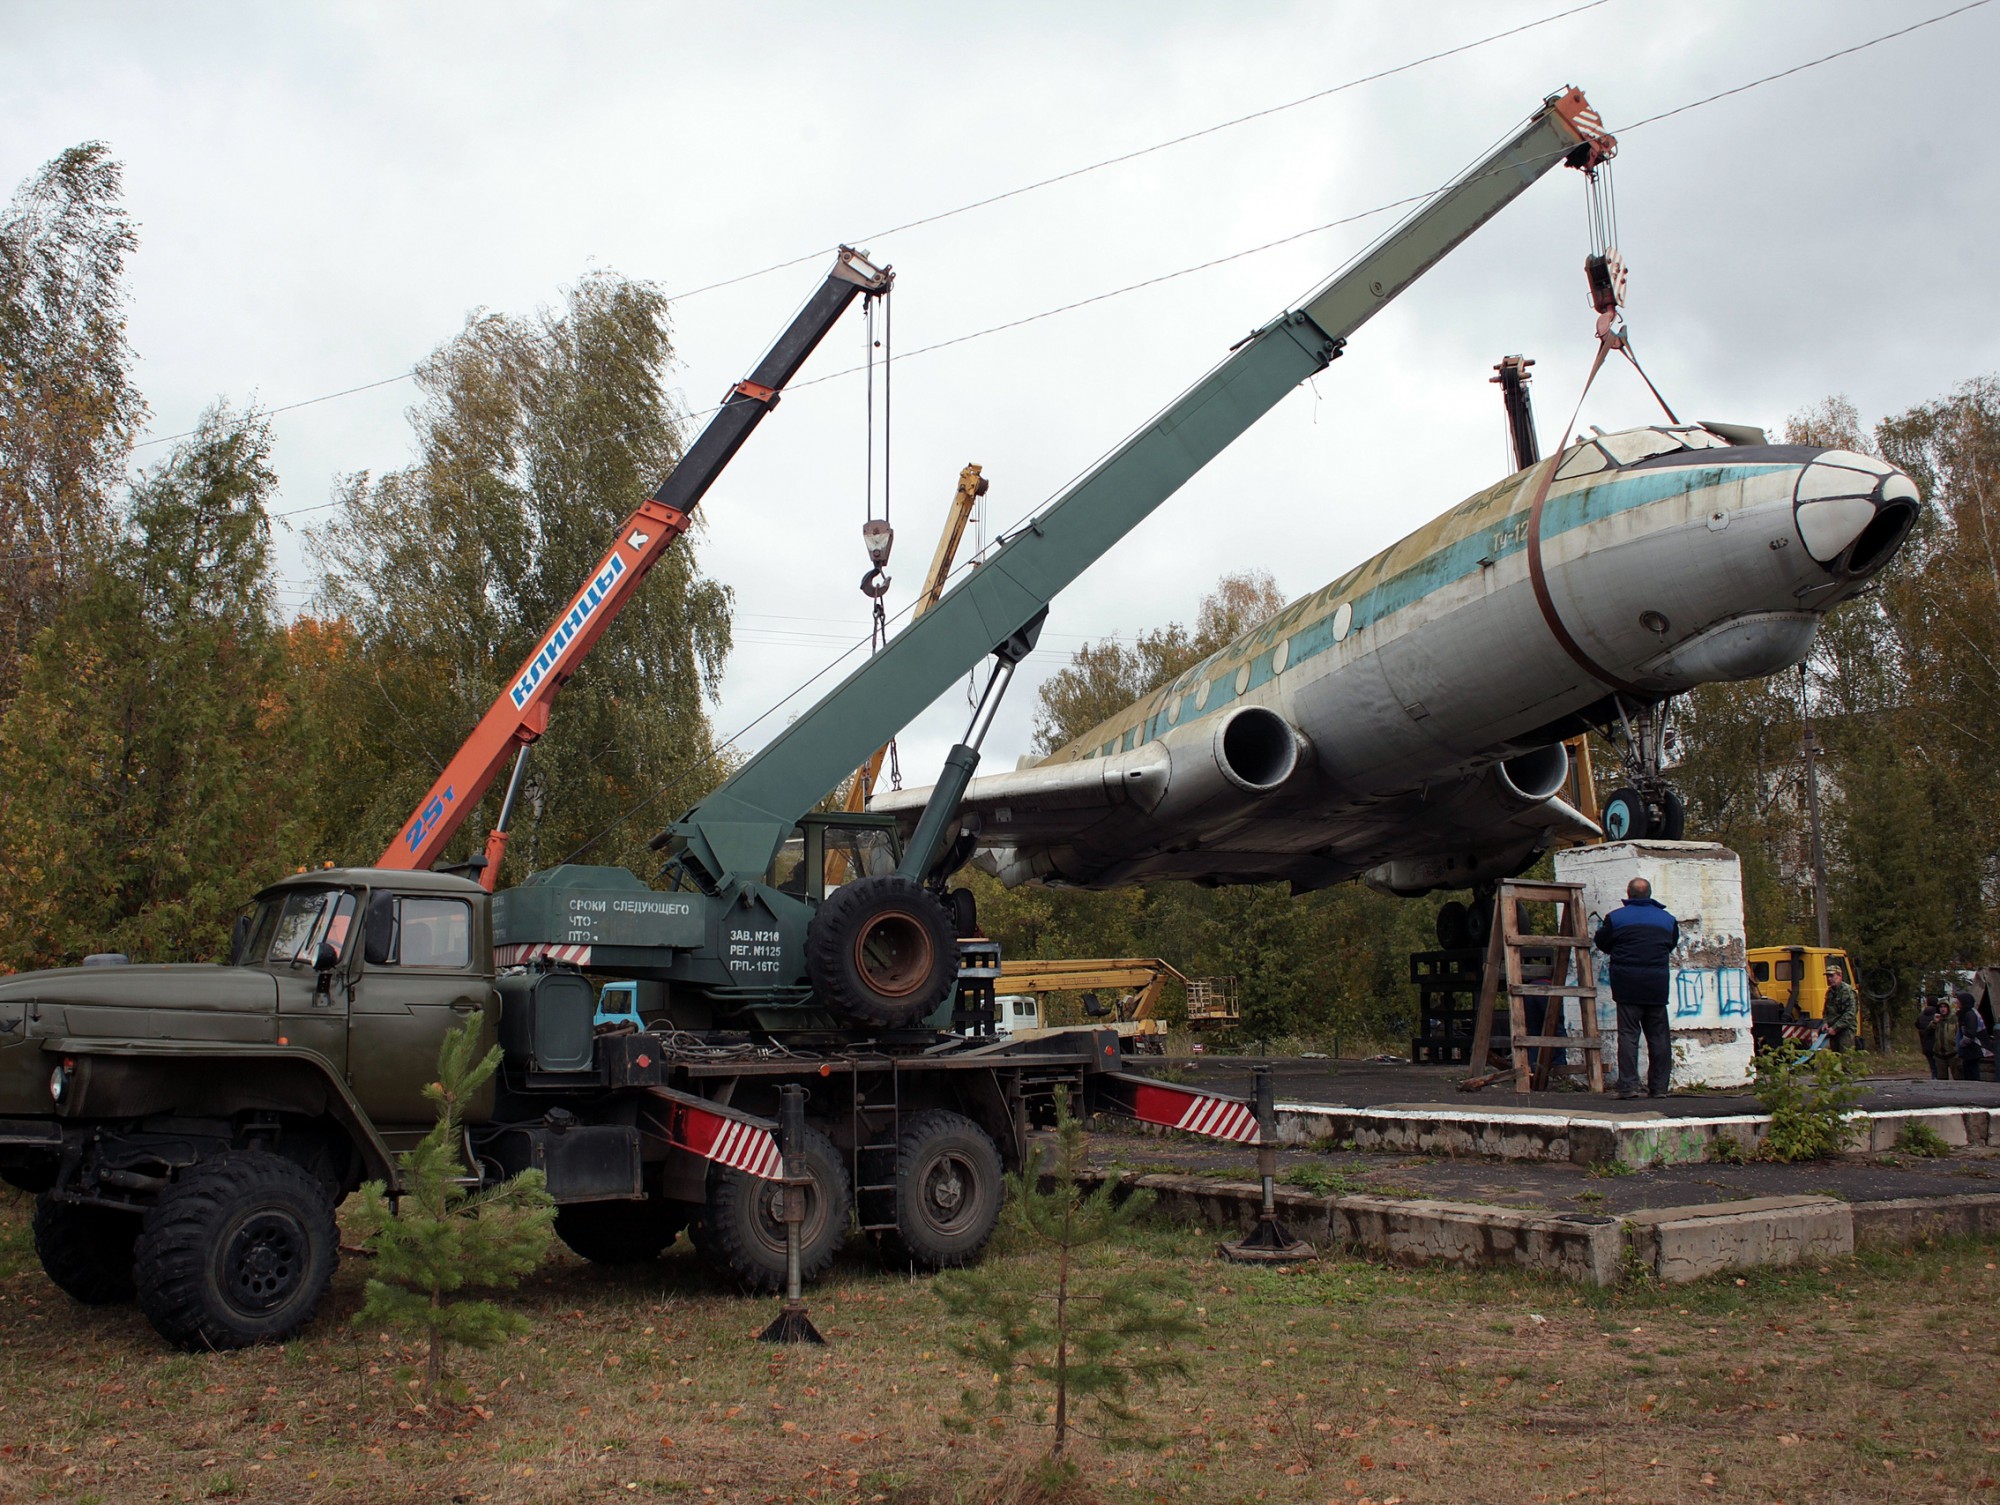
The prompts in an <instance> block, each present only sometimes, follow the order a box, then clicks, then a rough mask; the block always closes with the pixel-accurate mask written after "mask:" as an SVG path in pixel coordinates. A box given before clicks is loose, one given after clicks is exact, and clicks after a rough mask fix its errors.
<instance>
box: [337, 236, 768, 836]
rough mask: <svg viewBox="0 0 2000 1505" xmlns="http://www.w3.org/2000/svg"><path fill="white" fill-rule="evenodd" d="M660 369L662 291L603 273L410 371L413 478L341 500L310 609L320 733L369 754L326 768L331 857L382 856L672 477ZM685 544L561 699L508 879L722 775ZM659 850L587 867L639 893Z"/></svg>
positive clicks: (394, 476)
mask: <svg viewBox="0 0 2000 1505" xmlns="http://www.w3.org/2000/svg"><path fill="white" fill-rule="evenodd" d="M672 356H673V348H672V343H671V340H670V338H669V332H668V327H667V319H666V303H665V299H664V298H663V297H662V295H661V294H660V293H659V291H658V290H657V289H655V288H654V287H652V286H651V285H650V284H646V283H639V282H631V281H627V280H625V279H622V278H619V277H616V276H613V275H611V274H609V273H598V274H593V275H591V276H588V277H585V278H584V279H583V280H582V281H580V282H579V283H578V284H577V285H576V286H575V287H573V288H572V289H570V290H569V292H568V294H567V295H566V297H565V298H564V300H563V302H562V304H561V305H560V306H559V307H557V308H554V309H546V310H543V311H542V312H540V313H538V314H536V315H534V316H533V317H529V318H513V317H508V316H505V315H500V314H493V313H478V314H475V315H474V316H473V317H472V318H471V319H470V320H468V322H467V324H466V326H465V328H464V330H463V331H462V332H460V333H459V334H458V335H457V336H456V337H455V338H453V339H452V340H450V341H448V342H447V343H446V344H444V345H443V346H441V347H440V348H439V349H438V350H437V351H436V352H435V353H434V354H433V355H432V356H431V357H430V359H429V360H428V361H426V362H425V363H424V365H423V366H422V367H421V368H420V369H419V372H418V385H419V387H420V389H421V391H422V393H423V400H422V402H421V403H420V404H419V405H418V406H417V407H416V408H415V409H414V410H413V411H412V413H411V421H412V423H413V424H414V426H415V430H416V450H417V458H416V460H415V461H414V463H412V464H411V465H410V466H408V467H406V468H405V469H402V470H399V471H395V472H392V473H391V474H388V475H384V476H380V477H370V476H367V475H358V476H354V477H352V478H350V479H349V481H348V482H347V484H346V485H345V487H344V488H343V490H342V493H341V496H340V512H339V515H338V517H337V519H336V521H335V522H334V523H333V524H332V525H331V526H330V527H328V528H327V529H325V530H323V531H322V532H320V533H319V534H317V535H315V542H316V543H317V545H318V546H319V548H320V549H321V550H322V552H323V554H324V557H325V559H326V561H327V568H326V577H325V582H324V588H323V590H322V592H321V602H320V610H321V612H322V614H323V615H324V616H325V617H326V618H328V619H329V621H331V622H336V623H338V624H339V630H340V632H342V633H344V634H351V638H352V650H351V651H346V650H343V651H342V653H341V654H340V655H339V656H338V665H339V666H344V667H345V669H346V670H347V671H348V672H347V673H345V674H344V675H335V677H336V678H338V679H340V680H342V681H343V682H342V683H341V684H340V685H339V688H338V690H337V691H336V693H335V694H334V695H333V697H332V698H331V699H330V701H329V703H328V704H327V707H326V713H327V714H328V715H329V716H332V717H337V718H341V719H343V720H346V721H349V722H353V723H357V724H358V725H360V726H361V727H362V728H364V729H365V730H366V733H367V735H366V736H365V737H364V738H363V740H362V745H361V746H359V747H357V748H355V749H353V758H352V760H351V761H349V762H347V763H345V764H344V765H342V766H340V767H330V768H328V769H326V770H324V776H325V777H326V779H327V780H328V781H329V787H327V788H326V789H325V790H324V791H323V793H322V795H321V799H322V800H324V801H327V802H331V803H339V802H342V801H345V802H346V803H347V807H348V809H349V810H350V811H351V816H350V819H349V820H348V821H347V822H345V824H344V826H343V828H342V829H343V830H344V832H345V833H346V834H345V838H344V843H343V845H342V847H341V849H340V851H341V855H344V856H346V857H348V858H355V859H361V860H372V859H373V857H374V856H375V854H376V852H378V851H379V850H380V849H381V848H382V847H383V846H384V845H386V843H387V842H388V840H389V839H390V837H392V836H393V835H394V833H395V831H396V830H397V828H398V826H399V824H400V822H401V820H402V817H403V816H404V815H406V814H407V813H408V812H409V810H410V809H411V807H412V806H413V805H414V804H415V803H416V801H417V799H418V797H419V796H420V795H421V794H422V793H423V792H424V790H425V789H426V788H428V787H429V785H430V782H431V780H432V779H434V778H435V777H436V775H437V773H438V772H439V771H440V770H441V769H442V768H443V766H444V764H445V762H446V761H447V760H448V759H449V758H450V756H451V755H452V753H453V752H455V751H456V750H457V748H458V745H459V743H460V742H461V741H462V740H463V739H464V737H465V735H466V733H467V732H469V731H470V730H471V729H472V727H473V726H474V725H475V724H476V722H477V721H478V719H479V718H480V716H482V715H484V714H485V712H486V710H487V708H488V706H489V705H491V703H492V701H493V699H494V697H495V696H496V695H497V694H498V693H499V692H500V690H501V689H502V687H503V684H504V682H505V680H506V678H507V677H508V676H509V675H511V674H512V673H513V671H514V670H515V668H516V667H517V666H518V665H519V664H520V663H521V662H522V661H523V660H524V659H526V658H527V657H528V655H529V653H530V652H531V651H532V650H533V648H534V646H535V644H536V642H537V641H538V639H539V635H540V634H541V632H542V630H543V629H544V628H545V627H546V626H547V625H548V624H549V623H551V622H553V621H554V620H555V619H556V618H557V616H558V615H559V614H560V612H561V610H562V609H563V608H564V607H565V606H566V605H567V604H568V603H569V600H570V599H571V597H572V596H573V595H574V594H575V592H576V590H577V588H578V587H579V586H580V585H581V584H582V582H583V581H584V580H585V579H586V577H587V576H588V574H589V572H590V571H591V569H592V568H593V567H594V566H595V565H596V563H597V561H598V559H599V558H600V557H601V556H602V554H603V552H604V549H605V548H606V546H607V545H608V544H609V542H610V540H611V538H612V535H613V529H614V528H615V527H616V526H617V525H618V523H620V522H621V521H623V519H624V518H625V517H626V516H628V515H629V514H630V512H631V510H632V508H633V507H635V506H636V505H637V504H638V502H639V501H640V500H641V499H642V498H643V497H644V496H646V495H647V494H648V493H650V492H651V491H652V490H653V488H654V487H655V486H657V485H658V483H659V480H660V478H661V477H662V476H664V475H665V474H666V473H667V472H668V471H669V470H670V469H671V468H672V467H673V465H674V463H675V461H676V460H677V459H678V458H679V456H680V449H681V437H680V431H679V429H678V427H677V425H676V423H675V421H674V419H673V416H672V413H671V411H670V408H669V404H668V401H667V396H666V392H665V390H664V388H663V385H662V382H663V379H664V377H665V374H666V371H667V369H668V367H669V365H670V363H671V361H672ZM692 543H693V540H692V538H691V537H690V538H688V539H683V540H682V541H681V542H680V543H679V544H677V545H676V546H675V547H674V548H672V549H671V550H669V551H668V553H667V554H666V555H665V557H664V558H663V559H662V560H661V562H660V563H659V564H658V565H656V566H655V567H654V569H653V571H652V574H651V575H650V576H649V577H648V579H647V581H646V584H645V586H644V588H643V589H642V590H640V591H639V592H638V593H637V594H636V595H635V596H634V597H633V598H632V600H631V602H630V604H628V605H627V606H626V608H625V610H624V612H623V614H622V615H621V616H620V617H619V619H618V620H617V622H616V623H615V624H614V625H613V626H612V628H611V629H610V631H609V632H607V633H606V634H605V636H604V638H603V639H602V640H601V641H600V642H599V643H598V645H597V646H596V648H595V649H594V650H593V651H592V653H591V655H590V657H589V659H588V660H587V661H586V662H585V663H584V665H583V667H582V669H581V671H580V672H579V673H578V674H577V677H576V678H575V679H574V680H573V681H572V682H571V684H570V685H569V687H568V688H567V689H566V690H565V691H564V692H563V695H562V697H561V699H560V701H559V702H558V704H557V706H556V708H555V711H554V714H553V717H552V720H551V726H550V730H549V732H548V734H547V735H546V736H544V737H543V738H542V739H541V741H540V742H538V743H537V744H536V746H535V751H534V763H533V768H534V773H533V775H532V776H531V781H530V785H529V798H528V800H527V802H526V807H525V808H524V809H522V810H521V811H519V812H518V813H517V815H516V818H515V821H514V827H513V830H514V844H513V845H512V847H510V849H509V872H510V874H512V875H513V876H519V875H520V874H521V873H525V872H527V871H529V870H530V869H532V868H534V867H538V866H546V865H549V864H551V863H554V862H557V861H560V860H562V858H563V857H565V856H566V855H568V854H569V853H570V852H571V851H572V850H573V849H574V848H576V847H578V846H579V845H581V844H582V843H583V842H584V841H585V840H586V839H587V838H588V837H590V836H591V835H593V834H594V833H596V832H597V831H599V830H600V829H602V828H603V827H604V826H605V825H606V824H607V823H609V822H611V821H612V820H613V819H614V818H615V817H616V816H617V815H619V814H620V813H621V812H623V811H624V810H626V809H628V808H630V807H631V806H632V805H633V804H634V803H636V802H637V801H638V800H640V799H642V798H643V797H645V796H646V795H648V794H651V793H652V792H654V791H655V790H658V789H660V788H661V786H663V785H665V786H671V788H670V790H669V792H668V793H667V794H666V795H665V796H664V798H663V801H662V803H663V805H664V806H667V807H678V806H683V805H686V804H687V803H690V802H691V801H692V800H693V799H695V798H696V797H698V796H699V795H701V794H702V793H704V792H705V791H706V790H707V788H708V787H709V786H710V784H711V783H712V782H713V780H714V779H715V777H716V776H717V772H718V768H719V763H718V759H717V756H716V751H715V748H714V744H713V738H712V735H711V731H710V727H709V722H708V714H707V710H708V703H709V700H710V699H711V698H712V697H713V695H714V693H715V691H716V689H717V687H718V685H719V683H720V678H721V673H722V666H723V661H724V658H725V657H726V655H727V653H728V650H729V646H730V611H731V593H730V591H729V589H728V588H727V587H726V586H723V585H719V584H717V583H715V582H714V581H711V580H709V579H707V578H705V577H704V576H703V575H702V574H701V572H700V569H699V567H698V565H697V562H696V558H695V551H694V549H693V547H692ZM329 672H331V671H330V670H329ZM316 735H320V736H325V737H332V736H336V735H337V734H336V733H334V732H332V731H331V730H327V731H322V732H319V733H316ZM501 782H504V780H503V781H501ZM498 801H499V792H498V789H497V787H496V790H495V791H494V792H493V794H492V795H490V796H489V798H488V801H487V803H486V805H485V806H484V808H483V810H482V812H481V814H480V816H479V817H477V818H475V819H474V820H471V821H468V823H467V827H466V829H465V830H464V831H463V832H462V833H461V834H460V836H459V838H458V841H457V843H456V844H455V846H454V848H453V851H452V854H451V855H453V856H462V855H465V854H467V853H469V852H471V851H473V850H476V849H477V848H478V847H479V846H480V845H482V844H483V841H484V833H485V829H486V826H487V825H488V824H490V821H491V818H492V815H493V813H494V811H495V810H496V809H497V805H498ZM653 829H654V826H653V825H652V824H647V823H643V822H635V823H628V824H626V825H623V826H621V827H619V828H618V829H617V830H616V831H615V832H614V833H613V835H612V836H611V837H610V838H608V839H607V841H606V843H605V845H604V846H602V847H601V848H600V849H599V850H598V851H597V852H596V853H595V854H594V855H593V859H592V860H596V861H608V862H619V861H625V862H630V863H631V864H633V866H634V867H635V869H637V870H640V871H644V872H650V871H651V868H652V866H655V865H657V864H655V863H649V862H648V861H647V858H648V856H649V854H648V852H647V850H646V847H645V840H646V838H647V837H648V836H650V835H651V834H652V831H653ZM329 855H333V854H331V853H329ZM517 859H518V861H517Z"/></svg>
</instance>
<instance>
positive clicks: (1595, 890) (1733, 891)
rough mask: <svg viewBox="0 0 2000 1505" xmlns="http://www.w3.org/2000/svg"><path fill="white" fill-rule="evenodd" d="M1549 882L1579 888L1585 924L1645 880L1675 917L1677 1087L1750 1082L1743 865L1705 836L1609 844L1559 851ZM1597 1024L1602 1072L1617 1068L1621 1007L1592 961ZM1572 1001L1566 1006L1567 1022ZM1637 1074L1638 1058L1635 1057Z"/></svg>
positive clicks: (1671, 1018) (1672, 1007) (1607, 1074)
mask: <svg viewBox="0 0 2000 1505" xmlns="http://www.w3.org/2000/svg"><path fill="white" fill-rule="evenodd" d="M1556 878H1557V880H1558V881H1559V882H1563V883H1580V884H1582V885H1583V897H1584V905H1585V908H1586V909H1587V910H1588V911H1589V916H1590V928H1591V929H1592V930H1593V931H1594V930H1595V929H1596V928H1597V924H1598V922H1599V921H1600V920H1602V919H1603V918H1604V916H1605V915H1606V914H1607V913H1608V912H1609V911H1611V910H1613V909H1616V908H1617V907H1618V906H1619V905H1620V904H1622V903H1624V902H1625V885H1626V884H1627V883H1628V882H1630V881H1631V880H1632V879H1634V878H1645V879H1647V880H1648V881H1650V882H1651V883H1652V885H1653V897H1654V898H1655V899H1657V900H1659V901H1660V903H1662V904H1664V905H1666V907H1667V910H1668V912H1669V913H1671V914H1672V915H1673V916H1674V918H1675V919H1677V920H1679V921H1680V922H1681V943H1680V946H1679V948H1678V949H1677V950H1676V951H1675V953H1674V958H1673V962H1672V975H1671V978H1670V984H1669V985H1670V992H1669V994H1668V998H1669V1002H1668V1004H1667V1022H1668V1024H1669V1026H1670V1027H1671V1028H1672V1031H1673V1045H1674V1085H1675V1086H1676V1087H1691V1086H1694V1085H1696V1084H1702V1085H1706V1086H1710V1087H1741V1086H1744V1085H1745V1084H1747V1083H1748V1082H1749V1081H1750V1076H1751V1073H1750V1057H1751V1055H1752V1053H1753V1051H1752V1046H1751V1041H1750V973H1749V970H1748V968H1747V967H1746V966H1745V964H1744V938H1743V865H1742V863H1741V862H1740V861H1739V860H1738V858H1737V856H1736V854H1735V853H1734V852H1732V851H1730V850H1729V849H1728V848H1727V847H1724V846H1719V845H1717V844H1716V843H1714V842H1712V841H1614V842H1607V843H1605V844H1604V845H1603V846H1595V847H1570V848H1568V849H1566V850H1564V851H1560V852H1557V853H1556ZM1597 975H1598V987H1599V992H1598V999H1597V1030H1598V1033H1599V1034H1601V1035H1603V1036H1604V1078H1605V1081H1606V1083H1607V1084H1609V1082H1610V1081H1611V1079H1612V1077H1613V1075H1614V1074H1615V1073H1616V1070H1617V1066H1616V1062H1617V1042H1618V1011H1617V1010H1616V1008H1614V1007H1613V1005H1612V1002H1611V989H1610V988H1609V987H1608V986H1607V985H1606V983H1605V980H1604V979H1605V967H1604V957H1603V955H1602V954H1601V953H1600V954H1599V955H1598V957H1597ZM1576 1009H1577V1005H1576V1004H1575V1003H1574V1002H1572V1003H1571V1004H1570V1005H1569V1018H1570V1024H1571V1027H1572V1028H1575V1027H1576V1025H1577V1024H1578V1023H1579V1021H1578V1020H1577V1017H1576ZM1639 1069H1640V1074H1641V1077H1642V1079H1643V1077H1644V1073H1645V1057H1644V1052H1643V1050H1642V1052H1641V1056H1640V1068H1639Z"/></svg>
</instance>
